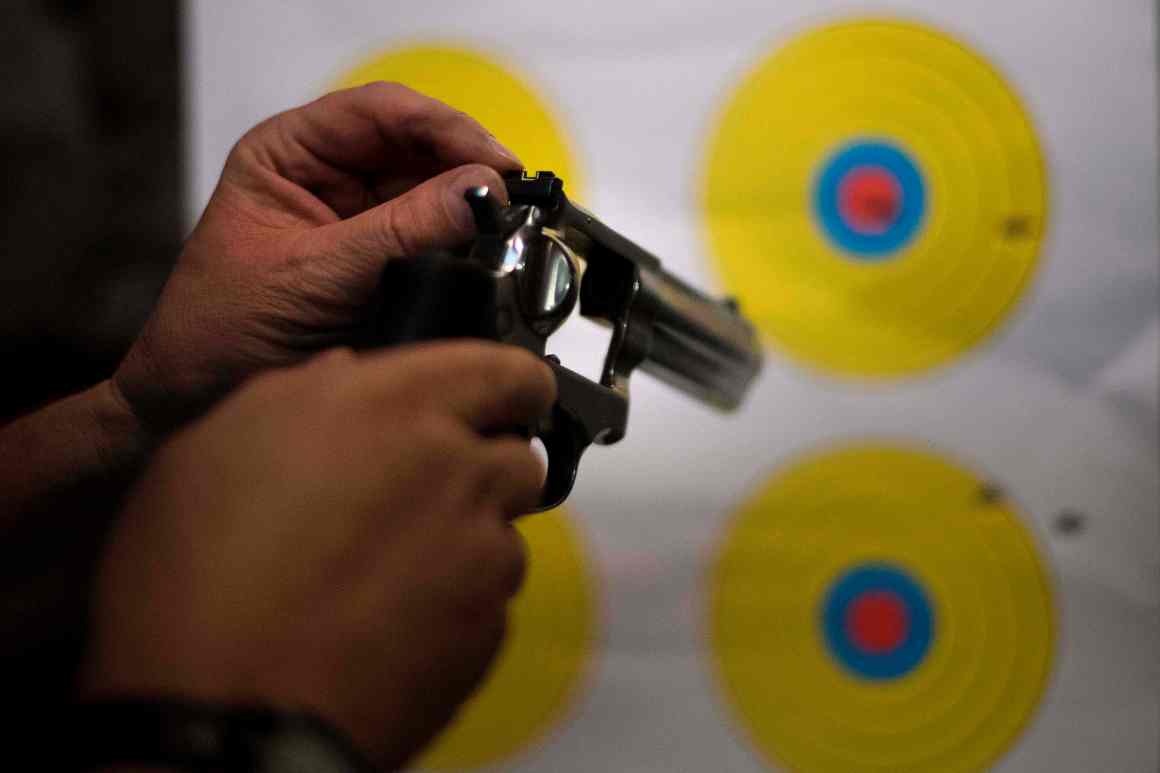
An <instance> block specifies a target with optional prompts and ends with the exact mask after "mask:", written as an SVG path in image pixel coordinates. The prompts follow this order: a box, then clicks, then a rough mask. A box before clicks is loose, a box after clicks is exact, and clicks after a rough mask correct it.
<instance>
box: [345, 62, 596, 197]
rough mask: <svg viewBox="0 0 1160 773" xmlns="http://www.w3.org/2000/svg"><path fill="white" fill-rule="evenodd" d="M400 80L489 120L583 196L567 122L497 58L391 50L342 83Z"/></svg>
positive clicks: (527, 158) (533, 164)
mask: <svg viewBox="0 0 1160 773" xmlns="http://www.w3.org/2000/svg"><path fill="white" fill-rule="evenodd" d="M380 80H382V81H395V82H398V83H402V84H404V85H406V86H409V87H411V88H413V89H415V90H416V91H419V92H422V93H423V94H426V95H428V96H431V97H435V98H436V99H438V100H440V101H442V102H446V103H447V104H449V105H451V106H452V107H454V108H455V109H457V110H461V111H463V112H464V113H467V114H468V115H470V116H471V117H472V118H475V119H476V120H477V121H479V122H480V123H481V124H483V125H484V126H485V127H486V128H487V129H488V131H490V132H492V133H493V134H494V135H495V136H496V137H497V138H498V139H499V140H500V141H501V142H503V143H504V144H505V145H506V146H507V147H509V148H511V149H512V150H513V151H515V153H516V155H518V156H519V157H520V160H522V161H523V162H524V163H525V164H526V165H527V168H528V169H530V170H537V169H548V170H552V171H554V172H555V173H556V176H557V177H560V178H561V179H563V180H564V182H565V183H566V184H567V186H568V192H569V195H571V196H575V197H577V198H582V196H583V190H584V180H583V179H582V174H581V171H580V168H579V164H577V163H576V160H575V154H574V153H573V151H572V148H571V143H570V142H569V140H568V138H567V133H566V132H565V131H564V129H563V126H562V124H561V123H560V122H559V121H558V120H557V119H556V118H555V117H554V115H553V110H552V109H551V108H550V107H549V105H548V103H547V100H545V99H544V97H543V96H541V95H540V94H538V93H537V92H536V90H535V89H534V88H533V87H532V86H531V85H530V84H529V83H528V82H527V81H525V80H524V79H522V78H520V77H519V76H517V75H516V74H515V73H514V72H512V71H511V70H509V69H507V68H506V67H504V66H503V65H501V64H499V63H498V62H497V61H495V60H494V59H493V58H492V57H489V56H486V55H484V54H481V53H478V52H475V51H472V50H470V49H467V48H464V47H461V46H456V45H449V44H430V45H427V44H424V45H414V46H408V47H404V48H397V49H392V50H388V51H386V52H383V53H380V54H376V55H374V56H371V57H369V58H367V59H366V60H364V61H363V62H361V63H360V64H358V65H356V66H355V67H354V68H352V69H351V70H350V71H349V72H348V73H346V74H345V75H344V76H342V78H340V80H339V83H338V84H337V85H338V86H339V87H340V88H345V87H350V86H361V85H363V84H365V83H370V82H373V81H380Z"/></svg>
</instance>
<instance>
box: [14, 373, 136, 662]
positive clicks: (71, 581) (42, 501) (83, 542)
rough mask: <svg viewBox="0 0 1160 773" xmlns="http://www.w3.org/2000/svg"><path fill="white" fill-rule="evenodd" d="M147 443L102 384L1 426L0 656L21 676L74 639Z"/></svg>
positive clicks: (109, 391)
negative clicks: (93, 575) (96, 567)
mask: <svg viewBox="0 0 1160 773" xmlns="http://www.w3.org/2000/svg"><path fill="white" fill-rule="evenodd" d="M148 446H149V443H148V440H147V438H146V435H145V433H144V432H143V431H142V429H141V427H140V426H139V425H138V422H137V421H136V420H135V418H134V416H133V413H132V411H130V410H129V409H128V406H126V405H125V404H124V403H123V401H121V400H120V399H119V398H118V395H117V394H116V392H115V391H114V390H113V389H112V387H111V385H110V384H109V383H108V382H102V383H101V384H99V385H97V386H95V387H93V388H91V389H88V390H86V391H84V392H81V393H79V394H76V395H73V396H72V397H69V398H66V399H64V400H60V401H58V402H55V403H52V404H51V405H48V406H46V407H44V408H42V409H41V410H39V411H37V412H35V413H32V414H29V415H27V416H24V417H22V418H19V419H17V420H15V421H13V422H11V423H9V424H8V425H6V426H4V427H3V428H0V581H2V586H0V636H2V643H0V654H2V655H3V661H4V662H5V664H6V666H11V667H12V668H14V669H16V670H17V671H20V672H21V674H20V675H23V674H25V673H26V672H27V673H28V674H30V675H31V674H32V673H33V671H34V670H35V664H36V663H39V660H42V659H43V658H40V656H39V655H38V653H41V652H46V651H48V650H49V649H53V648H61V647H65V648H66V649H67V646H68V645H67V644H64V643H67V642H70V641H72V640H75V639H76V637H77V636H78V635H80V630H81V629H82V627H83V623H84V618H85V604H86V603H87V596H88V592H89V588H88V578H89V576H90V572H91V569H92V565H93V562H94V561H95V560H96V556H97V554H98V551H99V548H100V545H101V543H102V540H103V538H104V534H105V530H106V528H107V526H108V523H109V521H110V519H111V516H112V515H113V513H115V512H116V508H117V507H118V505H119V503H120V500H121V498H122V495H123V493H124V491H125V489H126V487H127V486H128V484H129V483H130V482H131V481H132V480H133V479H134V477H135V475H136V473H137V470H138V468H139V467H140V465H141V463H142V462H143V460H144V457H145V455H146V453H147V449H148ZM5 670H6V671H7V670H9V669H7V668H6V669H5ZM9 676H10V677H11V676H16V675H14V674H9ZM56 678H58V679H59V678H60V676H59V675H56Z"/></svg>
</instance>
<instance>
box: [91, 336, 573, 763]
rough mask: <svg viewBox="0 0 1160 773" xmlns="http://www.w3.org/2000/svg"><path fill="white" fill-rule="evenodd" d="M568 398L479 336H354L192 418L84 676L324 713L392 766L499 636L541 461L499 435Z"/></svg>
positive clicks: (124, 525)
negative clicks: (354, 347) (378, 339)
mask: <svg viewBox="0 0 1160 773" xmlns="http://www.w3.org/2000/svg"><path fill="white" fill-rule="evenodd" d="M554 399H555V382H554V379H553V376H552V373H551V371H550V370H549V369H548V368H547V367H546V366H545V365H544V364H543V363H541V362H540V361H539V360H538V359H537V358H535V357H534V356H532V355H530V354H528V353H527V352H524V351H522V350H519V349H515V348H511V347H504V346H499V345H494V344H485V343H482V342H471V343H441V344H432V345H423V346H414V347H405V348H400V349H398V350H394V351H391V352H388V353H385V354H374V355H366V356H362V357H356V356H354V355H352V354H350V353H349V352H346V351H343V350H338V351H336V352H334V353H329V354H326V355H323V356H322V357H320V358H318V359H316V360H314V361H311V362H310V363H308V364H306V365H303V366H298V367H295V368H293V369H289V370H286V371H280V372H274V373H271V374H268V375H264V376H261V377H259V378H257V379H255V380H254V381H252V382H251V383H250V384H248V385H247V386H245V387H243V388H242V389H241V390H239V391H238V392H237V393H236V394H235V395H234V396H231V397H230V398H229V399H227V400H226V401H224V402H223V403H221V404H220V405H219V406H218V407H216V408H215V409H214V410H213V411H212V412H211V413H210V414H209V415H208V416H207V417H206V418H205V419H204V420H203V421H200V422H198V423H196V424H195V425H193V426H192V427H190V428H189V429H188V430H186V431H183V432H181V433H179V434H178V435H177V436H176V437H175V438H174V439H173V440H172V441H171V442H170V443H168V444H167V445H166V446H165V447H164V448H163V449H162V450H161V451H160V452H159V453H158V454H157V456H156V458H155V460H154V462H153V464H152V465H151V466H150V468H149V470H148V471H147V473H146V475H145V476H144V478H143V479H142V481H141V482H140V484H139V485H138V486H137V488H136V489H135V492H134V493H133V495H132V496H131V498H130V501H129V504H128V505H127V507H126V510H125V511H124V514H123V516H122V518H121V520H120V522H119V523H118V525H117V528H116V531H115V534H114V537H113V540H112V543H111V546H110V548H109V550H108V552H107V554H106V556H105V560H104V562H103V565H102V568H101V571H100V575H99V584H98V595H97V603H96V606H95V610H94V620H95V625H94V638H93V647H92V650H91V654H90V658H89V661H88V665H87V667H86V669H85V675H84V678H83V688H84V691H85V693H86V694H88V695H90V696H99V695H126V694H130V695H131V694H146V695H148V694H175V695H185V696H191V697H196V698H201V699H209V700H221V701H230V702H255V701H257V702H262V703H266V704H272V705H276V706H283V707H288V708H290V707H294V708H305V709H308V710H312V711H315V712H317V713H319V714H320V715H321V716H323V717H325V718H327V719H329V720H330V721H331V722H333V723H334V724H335V725H337V726H338V727H339V728H341V729H343V730H344V731H346V732H347V733H348V734H349V735H350V737H352V738H353V739H354V740H355V742H356V743H357V744H358V746H359V747H360V748H362V749H363V750H364V751H365V752H366V753H367V754H368V756H369V757H371V758H372V759H373V760H374V761H375V762H376V763H378V764H379V765H381V766H382V767H384V768H394V767H397V766H398V765H401V764H402V763H403V762H404V761H405V760H406V759H408V758H409V757H410V756H411V755H412V754H414V753H415V752H416V751H417V750H418V749H419V748H420V747H421V746H422V745H423V744H424V743H426V742H427V741H428V740H429V739H430V738H431V737H432V735H433V734H434V733H435V732H436V731H437V730H438V729H440V728H441V727H443V726H444V725H445V724H446V723H447V722H448V721H449V720H450V719H451V717H452V714H453V712H454V710H455V708H456V707H457V706H458V705H459V704H460V703H461V702H462V701H463V699H464V698H466V697H467V695H468V694H469V693H470V692H471V690H472V689H473V688H474V687H475V685H476V684H477V683H478V682H479V680H480V679H481V678H482V677H483V675H484V674H485V672H486V669H487V666H488V665H489V664H490V663H491V661H492V659H493V658H494V656H495V654H496V651H497V649H498V647H499V645H500V642H501V641H502V638H503V634H504V626H505V620H506V610H507V602H508V600H509V599H510V597H511V596H512V595H513V594H514V593H515V591H516V590H517V589H518V588H519V585H520V582H521V578H522V577H523V572H524V548H523V544H522V541H521V538H520V537H519V534H518V532H516V531H515V530H514V529H513V528H512V527H511V525H510V519H512V518H514V517H515V516H516V515H517V514H519V513H520V512H525V511H526V510H527V509H528V508H530V507H531V506H533V505H534V504H535V502H536V500H537V497H538V495H539V489H540V485H541V481H542V480H543V469H542V467H541V464H540V462H539V460H538V458H537V457H536V456H535V454H534V453H533V452H532V450H531V449H530V447H529V445H528V443H527V441H526V440H524V439H521V438H515V437H503V436H495V435H494V434H493V433H494V431H495V430H496V429H497V428H500V427H510V426H513V425H518V424H521V423H523V424H526V423H528V422H530V421H532V420H533V419H535V418H536V417H538V416H540V415H542V414H543V413H544V412H545V411H546V410H547V409H548V408H549V407H550V405H551V403H552V401H553V400H554Z"/></svg>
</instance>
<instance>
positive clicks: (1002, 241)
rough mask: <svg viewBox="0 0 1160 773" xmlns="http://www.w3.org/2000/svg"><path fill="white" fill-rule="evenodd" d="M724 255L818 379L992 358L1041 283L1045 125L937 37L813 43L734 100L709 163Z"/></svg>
mask: <svg viewBox="0 0 1160 773" xmlns="http://www.w3.org/2000/svg"><path fill="white" fill-rule="evenodd" d="M702 206H703V210H704V220H705V227H706V231H707V235H708V242H709V248H710V251H711V253H712V255H713V256H714V259H715V261H716V265H717V266H718V267H719V269H720V271H721V274H722V276H723V278H724V280H725V283H726V285H727V286H728V287H729V289H730V290H731V291H732V292H734V293H735V294H736V295H737V296H738V297H739V298H740V300H741V305H742V307H743V308H744V309H745V310H746V311H747V312H748V313H749V314H751V315H753V316H754V317H755V319H756V321H757V323H758V325H759V326H760V328H761V329H762V331H763V332H764V333H765V334H766V335H767V336H768V338H769V340H770V341H771V342H772V343H773V344H774V345H776V346H777V347H779V348H780V349H782V350H784V351H787V352H788V353H789V354H791V355H792V356H793V357H795V358H796V359H798V360H799V361H801V362H804V363H806V364H807V365H809V366H812V367H814V368H817V369H820V370H823V371H827V372H830V373H834V374H841V375H848V376H858V377H897V376H902V375H905V374H908V373H912V372H915V371H919V370H922V369H925V368H930V367H932V366H935V365H938V364H940V363H944V362H946V361H948V360H950V359H952V358H954V357H956V356H958V355H960V354H962V353H963V352H964V351H966V350H968V349H970V348H971V347H973V346H975V345H976V344H977V343H978V342H979V341H980V340H981V339H982V338H984V337H986V336H987V335H988V334H990V333H991V332H992V331H993V330H994V329H995V327H996V326H997V325H998V324H999V323H1000V322H1002V320H1003V319H1004V318H1005V317H1006V316H1007V315H1008V314H1009V313H1010V310H1011V308H1012V306H1013V305H1014V304H1015V303H1016V301H1017V300H1018V299H1019V297H1020V296H1021V294H1022V293H1023V290H1024V288H1025V286H1026V284H1027V282H1028V280H1029V279H1030V277H1031V276H1032V274H1033V272H1034V269H1035V266H1036V263H1037V260H1038V256H1039V248H1040V242H1041V239H1042V236H1043V233H1044V229H1045V227H1046V220H1047V182H1046V174H1045V170H1044V164H1043V160H1042V154H1041V152H1040V149H1039V143H1038V140H1037V139H1036V136H1035V131H1034V129H1033V128H1032V125H1031V122H1030V120H1029V119H1028V116H1027V113H1026V111H1025V110H1024V109H1023V107H1022V105H1021V104H1020V102H1019V100H1018V98H1017V97H1016V96H1015V94H1014V92H1013V91H1012V89H1011V88H1010V87H1009V86H1008V85H1007V84H1006V82H1005V81H1004V80H1003V78H1002V77H1001V76H1000V75H999V74H998V73H997V72H996V71H995V70H994V69H993V68H992V67H991V66H990V65H988V64H987V63H986V62H985V61H984V60H983V59H982V58H980V57H979V56H978V55H977V54H975V53H973V52H972V51H970V50H969V49H968V48H967V47H966V46H964V45H963V44H961V43H959V42H958V41H956V40H954V39H952V38H950V37H948V36H947V35H945V34H943V33H941V32H938V31H936V30H934V29H931V28H928V27H925V26H920V25H917V24H913V23H909V22H901V21H885V20H882V21H856V22H847V23H840V24H836V25H833V26H829V27H824V28H821V29H817V30H814V31H811V32H808V33H806V34H805V35H803V36H801V37H799V38H798V39H796V40H794V41H792V42H790V43H789V44H788V45H786V46H785V47H784V48H782V49H781V50H779V51H777V52H775V53H774V54H773V55H772V56H770V57H769V58H767V59H766V60H764V61H763V62H761V63H760V64H759V65H758V66H757V67H756V68H754V69H753V70H752V71H751V72H750V73H749V74H748V75H747V76H746V77H745V78H744V80H743V82H742V83H741V85H740V86H739V87H738V88H737V89H736V90H735V91H734V92H733V94H732V95H731V96H730V97H729V100H728V102H727V104H726V106H725V108H724V111H723V113H722V115H721V117H720V120H719V122H718V124H717V126H716V128H715V130H714V132H713V135H712V138H711V140H710V143H709V148H708V152H707V155H706V158H705V172H704V193H703V196H702Z"/></svg>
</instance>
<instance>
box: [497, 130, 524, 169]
mask: <svg viewBox="0 0 1160 773" xmlns="http://www.w3.org/2000/svg"><path fill="white" fill-rule="evenodd" d="M488 142H490V143H491V147H492V149H493V150H495V152H496V153H499V154H500V155H501V156H503V157H504V158H506V159H508V160H509V161H511V162H512V163H513V164H515V165H516V166H518V167H520V168H521V169H522V168H523V166H524V162H523V161H520V157H519V156H517V155H516V154H515V153H512V151H511V149H510V148H508V147H507V146H506V145H504V144H503V143H501V142H500V141H499V140H497V139H496V138H495V136H494V135H493V136H491V137H488Z"/></svg>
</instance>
